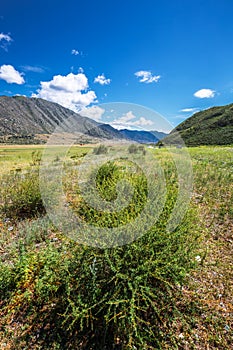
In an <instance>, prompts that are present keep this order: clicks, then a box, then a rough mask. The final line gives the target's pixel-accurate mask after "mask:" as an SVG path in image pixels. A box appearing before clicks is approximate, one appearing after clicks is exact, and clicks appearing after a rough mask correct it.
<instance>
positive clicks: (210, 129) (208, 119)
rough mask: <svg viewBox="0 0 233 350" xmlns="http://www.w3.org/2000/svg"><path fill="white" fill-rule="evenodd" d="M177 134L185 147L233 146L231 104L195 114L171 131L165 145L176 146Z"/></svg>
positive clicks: (232, 107)
mask: <svg viewBox="0 0 233 350" xmlns="http://www.w3.org/2000/svg"><path fill="white" fill-rule="evenodd" d="M178 133H179V135H180V136H181V137H182V139H183V140H184V142H185V144H186V145H187V146H199V145H228V144H233V104H229V105H226V106H221V107H213V108H209V109H206V110H204V111H201V112H198V113H195V114H194V115H193V116H191V117H190V118H188V119H187V120H185V121H184V122H182V123H181V124H180V125H178V126H177V127H176V128H175V129H173V130H172V132H171V133H170V135H168V137H166V139H165V140H166V143H171V144H176V143H177V142H178Z"/></svg>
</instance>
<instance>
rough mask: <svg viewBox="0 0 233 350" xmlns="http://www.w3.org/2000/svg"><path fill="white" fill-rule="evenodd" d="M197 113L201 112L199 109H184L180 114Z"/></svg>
mask: <svg viewBox="0 0 233 350" xmlns="http://www.w3.org/2000/svg"><path fill="white" fill-rule="evenodd" d="M197 111H199V108H183V109H181V110H180V112H184V113H192V112H197Z"/></svg>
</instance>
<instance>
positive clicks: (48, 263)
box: [0, 145, 233, 350]
mask: <svg viewBox="0 0 233 350" xmlns="http://www.w3.org/2000/svg"><path fill="white" fill-rule="evenodd" d="M92 148H93V147H92V146H88V147H85V146H73V147H72V148H71V149H70V150H69V152H68V154H67V155H66V161H65V164H64V176H63V189H64V193H65V195H66V200H67V202H68V203H69V206H70V208H71V209H72V210H73V211H74V212H75V213H76V214H77V215H79V216H81V217H82V218H83V220H85V221H87V222H89V223H91V224H92V225H96V226H97V227H101V228H102V227H108V228H111V227H117V226H119V225H125V224H127V223H128V222H130V221H132V220H135V218H136V217H137V216H138V215H140V213H141V212H142V210H143V208H144V207H145V205H146V200H147V195H148V187H147V181H146V179H145V177H144V175H143V172H141V171H139V170H136V171H135V172H134V173H133V175H132V174H131V173H130V172H128V171H125V169H128V168H129V165H130V164H129V161H128V160H127V157H125V159H120V160H118V161H112V162H111V161H109V162H107V163H106V164H104V165H103V166H102V167H101V168H100V171H99V172H98V173H97V176H96V181H97V188H98V190H99V193H100V195H101V196H102V198H104V199H105V200H107V201H111V200H114V199H115V198H116V197H117V182H118V181H119V180H122V179H123V178H124V177H126V178H127V180H128V181H129V182H130V184H131V185H132V186H133V187H134V195H133V196H132V200H131V202H130V204H129V205H128V206H127V207H126V208H125V209H124V210H122V211H119V213H118V214H117V215H116V214H115V213H104V214H103V213H99V212H98V210H96V209H93V208H90V207H89V206H88V205H87V204H86V202H85V201H84V200H83V198H82V196H81V195H80V192H79V188H78V186H76V182H75V180H76V176H77V174H76V167H77V166H78V165H79V164H81V162H82V159H83V158H84V157H85V156H86V155H87V154H91V153H92V152H95V153H96V154H97V156H98V151H96V148H94V151H93V149H92ZM42 151H43V146H29V145H28V146H3V145H2V146H1V147H0V177H1V189H0V253H1V256H0V320H1V324H0V347H1V349H17V350H18V349H28V350H29V349H30V350H31V349H32V350H34V349H93V350H101V349H107V350H111V349H148V350H149V349H203V350H204V349H224V350H225V349H231V348H232V344H233V317H232V315H233V303H232V294H233V276H232V274H233V273H232V271H233V269H232V267H233V262H232V248H233V208H232V203H233V148H232V147H230V146H229V147H227V146H224V147H214V146H211V147H205V146H203V147H193V148H189V149H188V152H189V154H190V157H191V161H192V168H193V191H192V197H191V201H190V204H189V206H188V208H187V212H186V214H185V216H184V218H183V220H182V222H181V223H180V224H179V225H178V227H176V229H175V230H174V231H172V232H168V231H167V230H166V225H167V222H168V220H169V216H170V214H171V212H172V210H173V207H174V203H175V201H176V198H177V196H178V192H179V186H178V183H177V181H178V175H177V171H176V167H175V164H174V161H173V159H172V158H171V155H170V151H169V150H167V149H162V148H161V149H158V148H157V149H148V148H146V147H145V148H143V147H142V148H141V149H138V150H135V149H134V150H133V148H132V149H131V150H130V149H129V153H130V152H131V151H132V153H134V152H138V157H140V158H141V157H144V156H145V154H144V153H146V152H150V154H152V156H153V157H155V158H156V161H157V162H158V164H160V166H161V167H162V168H163V171H164V177H165V179H166V190H167V191H166V197H165V202H164V206H163V210H162V212H161V213H160V216H159V219H158V220H157V222H156V223H155V224H154V225H153V226H152V227H150V228H149V229H148V230H147V232H146V233H145V234H143V235H142V236H141V237H139V238H138V239H136V240H133V241H132V242H131V243H130V244H125V245H121V246H118V247H102V246H99V247H98V246H96V247H93V246H90V245H85V244H80V243H79V242H77V241H75V240H73V239H71V237H69V236H68V235H67V234H64V232H63V230H62V228H61V227H58V226H56V225H55V224H54V223H53V222H52V221H51V219H50V217H49V216H48V215H47V213H46V208H45V207H44V203H43V200H42V198H41V192H40V186H39V166H40V160H41V154H42ZM105 151H106V152H107V150H106V149H104V148H103V149H102V150H100V153H104V152H105ZM174 153H175V154H176V156H177V157H179V150H174ZM51 160H52V163H53V165H54V167H55V168H56V166H57V165H59V164H60V162H61V159H60V157H59V156H57V157H56V156H54V152H51ZM142 229H143V228H142ZM130 234H133V233H129V235H130ZM129 238H130V237H129Z"/></svg>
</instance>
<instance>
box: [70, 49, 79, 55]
mask: <svg viewBox="0 0 233 350" xmlns="http://www.w3.org/2000/svg"><path fill="white" fill-rule="evenodd" d="M71 55H74V56H78V55H80V52H79V51H78V50H75V49H73V50H72V51H71Z"/></svg>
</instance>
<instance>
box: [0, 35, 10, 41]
mask: <svg viewBox="0 0 233 350" xmlns="http://www.w3.org/2000/svg"><path fill="white" fill-rule="evenodd" d="M1 40H6V41H8V42H10V41H12V38H11V37H10V35H9V34H3V33H0V41H1Z"/></svg>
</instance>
